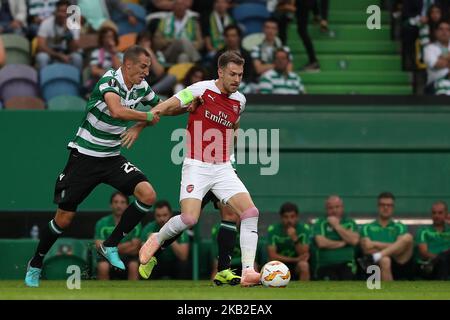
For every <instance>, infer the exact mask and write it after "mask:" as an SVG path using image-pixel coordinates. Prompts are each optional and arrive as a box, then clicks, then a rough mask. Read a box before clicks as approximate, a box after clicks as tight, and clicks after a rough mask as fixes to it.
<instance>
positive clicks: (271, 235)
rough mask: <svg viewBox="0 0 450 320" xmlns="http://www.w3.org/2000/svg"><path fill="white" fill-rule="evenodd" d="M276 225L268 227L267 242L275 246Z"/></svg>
mask: <svg viewBox="0 0 450 320" xmlns="http://www.w3.org/2000/svg"><path fill="white" fill-rule="evenodd" d="M274 231H275V227H274V225H270V226H269V228H267V243H268V244H269V246H275V245H276V244H275V232H274Z"/></svg>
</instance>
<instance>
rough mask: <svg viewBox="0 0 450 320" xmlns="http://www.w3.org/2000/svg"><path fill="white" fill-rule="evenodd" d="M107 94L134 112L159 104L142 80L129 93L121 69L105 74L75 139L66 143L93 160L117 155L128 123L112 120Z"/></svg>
mask: <svg viewBox="0 0 450 320" xmlns="http://www.w3.org/2000/svg"><path fill="white" fill-rule="evenodd" d="M107 92H114V93H116V94H118V95H119V96H120V103H121V105H122V106H123V107H124V108H130V109H135V108H136V107H137V105H138V103H139V102H141V103H142V104H143V105H145V106H148V105H150V106H152V107H153V106H156V105H157V104H158V103H159V101H160V99H159V97H158V96H157V95H156V94H155V93H154V92H153V90H152V89H151V88H150V86H149V85H148V83H147V82H146V81H145V80H143V81H142V82H141V83H140V84H137V85H134V86H133V87H132V88H131V90H128V88H127V86H126V85H125V83H124V80H123V76H122V71H121V69H120V68H119V69H117V71H115V70H113V69H111V70H109V71H107V72H106V73H105V74H104V75H103V77H102V78H101V79H100V80H99V81H98V82H97V84H96V86H95V88H94V90H93V91H92V94H91V97H90V99H89V101H88V103H87V107H86V109H87V110H86V116H85V118H84V119H83V122H82V123H81V126H80V127H79V128H78V132H77V135H76V137H75V139H73V140H72V141H71V142H70V143H69V145H68V146H69V147H70V148H75V149H78V151H79V152H80V153H83V154H86V155H89V156H94V157H112V156H117V155H119V154H120V146H121V139H120V135H121V134H122V133H123V132H124V131H125V130H126V128H127V125H128V123H129V121H124V120H119V119H114V118H113V117H111V114H110V113H109V110H108V106H107V105H106V103H105V98H104V95H105V93H107Z"/></svg>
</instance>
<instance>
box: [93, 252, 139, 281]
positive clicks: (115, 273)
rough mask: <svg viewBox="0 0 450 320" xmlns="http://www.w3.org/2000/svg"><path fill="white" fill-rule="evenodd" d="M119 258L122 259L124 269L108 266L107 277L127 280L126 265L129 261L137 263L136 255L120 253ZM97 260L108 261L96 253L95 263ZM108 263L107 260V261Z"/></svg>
mask: <svg viewBox="0 0 450 320" xmlns="http://www.w3.org/2000/svg"><path fill="white" fill-rule="evenodd" d="M120 260H122V262H123V264H124V265H125V268H126V270H119V269H116V268H109V278H110V279H111V280H127V279H128V265H129V264H130V262H136V263H138V264H139V257H138V256H130V255H120ZM99 262H108V260H106V259H105V258H103V256H100V255H97V263H99ZM108 264H109V262H108Z"/></svg>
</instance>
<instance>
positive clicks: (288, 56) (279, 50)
mask: <svg viewBox="0 0 450 320" xmlns="http://www.w3.org/2000/svg"><path fill="white" fill-rule="evenodd" d="M278 52H283V53H285V54H286V56H287V58H288V60H289V61H291V56H290V54H289V52H288V51H287V50H285V49H284V48H278V49H276V50H275V53H274V54H273V56H274V57H275V56H276V55H277V53H278Z"/></svg>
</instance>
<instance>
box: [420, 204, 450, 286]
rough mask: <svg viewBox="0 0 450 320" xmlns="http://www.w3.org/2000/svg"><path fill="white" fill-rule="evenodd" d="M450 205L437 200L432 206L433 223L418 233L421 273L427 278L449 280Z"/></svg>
mask: <svg viewBox="0 0 450 320" xmlns="http://www.w3.org/2000/svg"><path fill="white" fill-rule="evenodd" d="M447 217H448V206H447V203H445V202H444V201H437V202H435V203H433V206H432V207H431V219H432V220H433V224H432V225H430V226H423V227H421V228H420V229H419V230H418V231H417V233H416V244H417V247H418V253H419V256H418V261H417V262H418V266H419V274H420V275H422V276H423V277H424V278H426V279H433V280H448V279H449V278H448V276H449V272H450V226H449V225H448V224H447V223H446V219H447Z"/></svg>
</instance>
